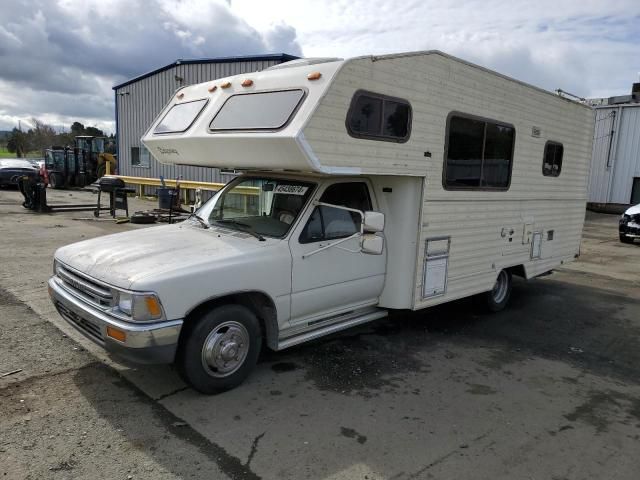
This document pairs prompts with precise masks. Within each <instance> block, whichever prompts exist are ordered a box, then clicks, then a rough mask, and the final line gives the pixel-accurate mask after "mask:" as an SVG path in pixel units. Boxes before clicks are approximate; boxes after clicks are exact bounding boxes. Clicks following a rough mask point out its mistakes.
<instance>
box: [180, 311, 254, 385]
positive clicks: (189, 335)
mask: <svg viewBox="0 0 640 480" xmlns="http://www.w3.org/2000/svg"><path fill="white" fill-rule="evenodd" d="M185 328H186V331H185V332H184V334H183V335H184V337H183V338H182V339H181V343H180V346H179V350H178V355H177V358H176V361H177V365H178V369H179V371H180V375H181V376H182V378H183V380H184V381H185V382H187V383H188V384H189V385H191V386H192V387H193V388H194V389H196V390H197V391H199V392H201V393H205V394H212V393H218V392H223V391H225V390H229V389H231V388H234V387H236V386H238V385H240V384H241V383H242V382H243V381H244V380H245V379H246V378H247V377H248V376H249V374H250V373H251V371H252V370H253V368H254V366H255V364H256V362H257V360H258V355H259V354H260V348H261V345H262V332H261V329H260V323H259V322H258V319H257V318H256V316H255V315H254V314H253V312H251V311H250V310H249V309H248V308H246V307H243V306H241V305H222V306H220V307H216V308H214V309H213V310H211V311H210V312H208V313H205V314H203V315H201V316H200V317H199V318H196V319H194V323H192V324H190V325H187V326H186V327H185Z"/></svg>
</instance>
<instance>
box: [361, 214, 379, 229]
mask: <svg viewBox="0 0 640 480" xmlns="http://www.w3.org/2000/svg"><path fill="white" fill-rule="evenodd" d="M362 229H363V230H364V232H367V233H376V232H381V231H383V230H384V213H380V212H364V218H363V219H362Z"/></svg>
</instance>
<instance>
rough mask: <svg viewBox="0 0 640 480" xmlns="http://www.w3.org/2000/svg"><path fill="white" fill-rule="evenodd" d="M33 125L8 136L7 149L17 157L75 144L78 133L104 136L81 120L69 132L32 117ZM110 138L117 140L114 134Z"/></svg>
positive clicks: (74, 123)
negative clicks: (60, 130)
mask: <svg viewBox="0 0 640 480" xmlns="http://www.w3.org/2000/svg"><path fill="white" fill-rule="evenodd" d="M31 123H32V124H33V126H32V127H31V128H30V129H29V130H26V131H23V130H22V129H18V128H14V129H13V130H12V131H11V132H10V133H9V135H8V137H7V150H8V151H9V152H10V153H15V154H16V157H18V158H24V157H26V156H27V153H29V152H34V151H36V152H41V151H43V150H44V149H46V148H50V147H52V146H54V145H56V146H61V147H65V146H73V144H74V140H73V139H74V137H76V136H78V135H91V136H94V137H104V136H105V134H104V132H103V131H102V130H100V129H99V128H96V127H85V126H84V125H83V124H82V123H80V122H73V124H72V125H71V129H70V130H69V132H56V130H55V129H54V128H53V127H52V126H51V125H47V124H46V123H44V122H41V121H40V120H38V119H35V118H34V119H32V121H31ZM109 138H112V139H114V140H115V138H114V136H113V134H111V136H110V137H109Z"/></svg>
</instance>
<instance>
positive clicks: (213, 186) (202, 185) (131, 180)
mask: <svg viewBox="0 0 640 480" xmlns="http://www.w3.org/2000/svg"><path fill="white" fill-rule="evenodd" d="M116 177H118V178H119V179H121V180H122V181H124V183H127V184H130V185H138V186H141V187H162V182H161V181H160V179H159V178H145V177H128V176H126V175H116ZM164 183H165V185H166V186H167V187H168V188H175V187H176V181H175V180H169V179H167V180H165V181H164ZM224 185H225V184H224V183H214V182H196V181H191V180H180V188H184V189H186V190H196V189H200V190H209V191H212V192H217V191H218V190H220V189H221V188H222V187H224Z"/></svg>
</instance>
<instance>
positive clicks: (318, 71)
mask: <svg viewBox="0 0 640 480" xmlns="http://www.w3.org/2000/svg"><path fill="white" fill-rule="evenodd" d="M592 131H593V114H592V111H591V110H590V109H589V108H588V107H586V106H584V105H582V104H579V103H576V102H573V101H570V100H567V99H565V98H560V97H558V96H556V95H553V94H551V93H549V92H546V91H543V90H540V89H538V88H535V87H532V86H530V85H526V84H524V83H522V82H518V81H516V80H513V79H510V78H508V77H505V76H503V75H500V74H497V73H495V72H492V71H489V70H486V69H484V68H481V67H478V66H476V65H472V64H469V63H467V62H464V61H462V60H459V59H456V58H453V57H450V56H448V55H445V54H443V53H441V52H437V51H429V52H418V53H407V54H398V55H385V56H377V57H372V56H369V57H361V58H354V59H350V60H336V59H331V60H322V59H316V60H295V61H292V62H288V63H285V64H282V65H278V66H276V67H272V68H270V69H268V70H265V71H263V72H256V73H253V74H250V75H243V76H238V77H229V78H224V79H219V80H215V81H212V82H208V83H205V84H199V85H193V86H188V87H185V88H182V89H180V90H179V91H178V92H176V94H175V96H174V97H173V98H172V99H171V101H170V102H169V104H168V105H167V106H166V108H165V109H164V110H163V111H162V112H161V114H160V115H159V116H158V119H157V120H156V121H155V122H154V123H153V124H152V125H151V127H150V128H149V130H148V132H147V133H146V134H145V136H144V137H143V139H142V140H143V143H144V144H145V145H146V146H147V148H148V149H149V151H150V152H151V153H152V154H153V155H154V156H155V157H156V158H157V159H158V160H159V161H161V162H164V163H174V164H189V165H200V166H211V167H221V168H233V169H236V170H239V171H242V172H244V173H242V174H241V175H240V176H238V177H237V178H235V179H234V180H233V181H231V182H230V183H229V184H228V185H226V186H225V187H224V188H223V189H222V190H221V191H220V192H219V193H218V194H216V195H215V196H214V197H213V198H212V199H211V200H209V201H208V202H207V203H206V204H204V205H203V206H202V207H201V208H200V209H199V210H198V211H197V212H196V214H194V215H193V216H192V218H191V219H190V220H188V221H186V222H184V223H182V224H179V225H169V226H161V227H156V228H149V229H144V230H136V231H130V232H127V233H121V234H117V235H112V236H108V237H103V238H99V239H93V240H88V241H84V242H80V243H76V244H73V245H70V246H67V247H63V248H61V249H59V250H58V251H57V252H56V254H55V264H54V276H53V277H52V278H51V280H50V282H49V285H50V292H51V296H52V299H53V301H54V303H55V305H56V307H57V308H58V310H59V312H60V313H61V315H62V316H63V317H64V318H66V319H67V320H68V321H69V322H70V323H71V324H72V325H74V326H76V327H77V328H78V329H79V330H80V331H82V332H83V333H85V334H86V335H87V336H88V337H89V338H91V339H92V340H94V341H96V342H97V343H99V344H100V345H103V346H104V347H105V348H106V349H107V350H110V351H113V352H116V353H119V354H121V355H124V356H126V357H128V358H131V359H134V360H137V361H140V362H176V363H177V365H178V366H179V369H180V371H181V372H182V375H183V377H184V379H185V380H186V381H187V382H188V383H189V384H191V385H192V386H193V387H194V388H196V389H197V390H199V391H201V392H205V393H212V392H218V391H222V390H225V389H228V388H232V387H234V386H236V385H238V384H239V383H240V382H242V381H243V380H244V378H246V376H247V375H248V374H249V372H250V371H251V369H252V368H253V367H254V365H255V363H256V360H257V358H258V354H259V352H260V349H261V347H262V345H263V344H266V346H267V347H269V348H271V349H274V350H280V349H283V348H287V347H289V346H291V345H295V344H298V343H301V342H305V341H308V340H311V339H314V338H317V337H320V336H322V335H326V334H328V333H331V332H335V331H338V330H341V329H344V328H348V327H351V326H353V325H357V324H361V323H364V322H368V321H371V320H374V319H378V318H381V317H384V316H385V315H387V313H388V311H389V310H391V309H411V310H418V309H422V308H425V307H429V306H432V305H436V304H439V303H443V302H448V301H451V300H455V299H459V298H463V297H468V296H471V295H480V296H482V297H483V299H484V302H485V304H486V306H487V308H488V309H489V310H492V311H498V310H501V309H502V308H504V307H505V305H506V303H507V301H508V300H509V294H510V291H511V282H512V275H519V276H521V277H524V278H527V279H530V278H532V277H535V276H537V275H540V274H542V273H545V272H548V271H550V270H551V269H553V268H555V267H557V266H559V265H561V264H563V263H565V262H569V261H571V260H573V259H574V258H575V257H576V256H577V255H578V253H579V247H580V238H581V232H582V226H583V221H584V209H585V203H586V193H587V190H586V189H587V175H588V170H589V162H590V155H591V142H592Z"/></svg>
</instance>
